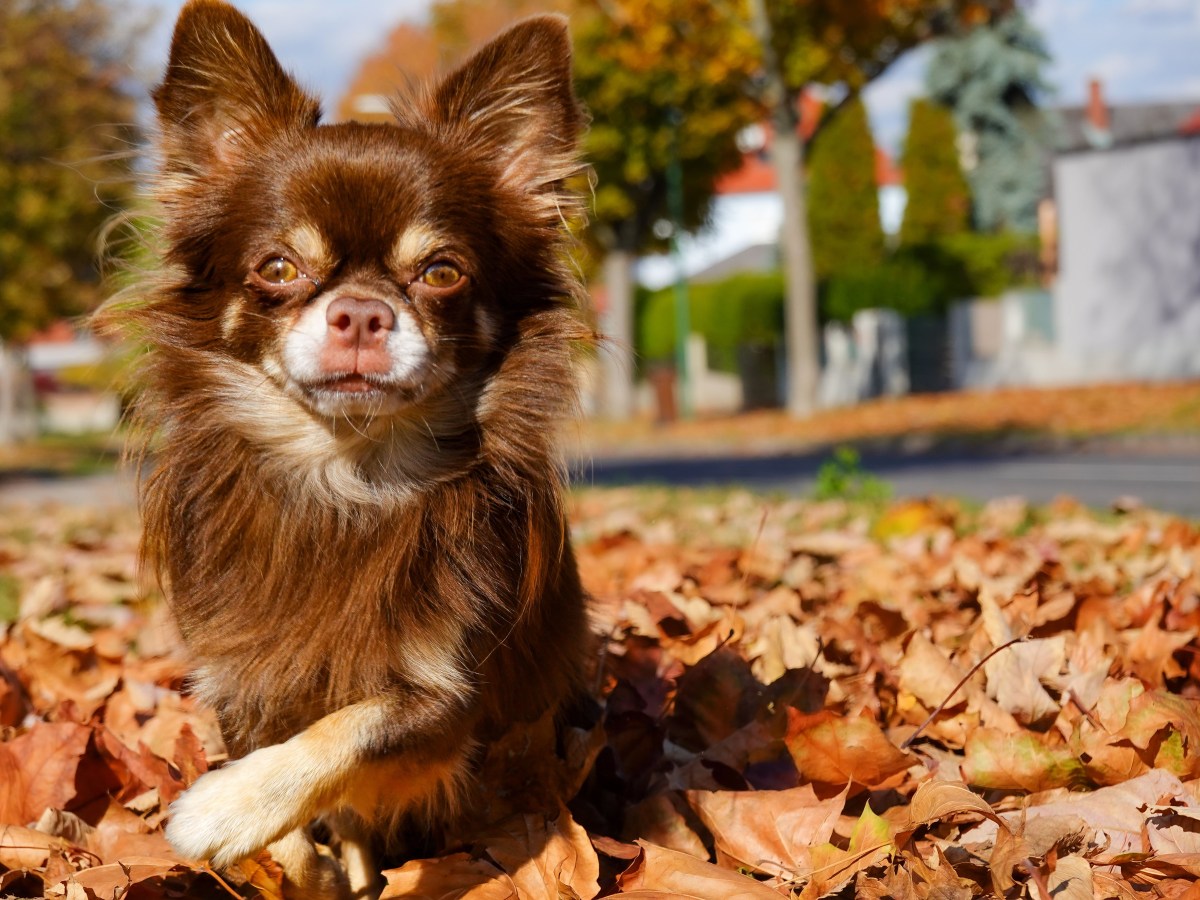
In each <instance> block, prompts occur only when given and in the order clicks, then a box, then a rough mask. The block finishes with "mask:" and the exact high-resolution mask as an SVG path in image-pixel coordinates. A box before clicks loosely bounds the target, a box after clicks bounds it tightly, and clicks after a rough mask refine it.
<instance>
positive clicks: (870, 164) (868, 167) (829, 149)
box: [808, 97, 884, 279]
mask: <svg viewBox="0 0 1200 900" xmlns="http://www.w3.org/2000/svg"><path fill="white" fill-rule="evenodd" d="M808 179H809V182H808V221H809V228H810V230H811V232H812V246H813V268H814V269H815V271H816V274H817V277H818V278H819V279H829V278H833V277H836V276H838V275H842V274H854V273H857V272H861V271H864V270H866V269H871V268H873V267H875V266H877V265H879V264H880V263H881V262H882V261H883V256H884V243H883V226H882V225H881V224H880V221H879V187H878V185H877V184H876V181H875V141H874V140H873V138H872V137H871V128H870V125H869V124H868V122H867V110H866V107H865V106H864V105H863V102H862V100H861V99H859V98H858V97H855V98H854V99H853V100H851V101H850V102H849V103H848V104H847V105H846V106H845V107H844V108H843V109H841V110H839V111H838V113H837V116H836V117H835V118H834V119H833V120H832V121H831V122H830V123H829V125H828V127H826V128H825V129H824V130H823V131H822V132H821V133H820V135H819V136H818V138H817V139H816V141H815V142H814V144H813V148H812V153H811V155H810V156H809V170H808Z"/></svg>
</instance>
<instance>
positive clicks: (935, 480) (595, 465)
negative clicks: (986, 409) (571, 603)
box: [576, 452, 1200, 517]
mask: <svg viewBox="0 0 1200 900" xmlns="http://www.w3.org/2000/svg"><path fill="white" fill-rule="evenodd" d="M827 458H828V455H827V454H815V453H814V454H802V455H786V454H781V455H775V456H767V457H722V458H690V459H650V458H645V459H619V460H615V459H609V460H604V459H596V460H592V461H590V462H588V463H584V464H581V465H580V466H578V467H577V470H576V480H577V482H579V483H584V484H594V485H619V484H664V485H672V486H677V487H683V486H689V487H701V486H722V485H743V486H745V487H748V488H752V489H756V490H763V491H772V492H781V493H788V494H807V493H809V492H810V491H811V490H812V487H813V484H814V481H815V479H816V474H817V470H818V469H819V468H820V466H821V464H822V463H823V462H824V461H825V460H826V459H827ZM861 467H862V470H863V471H865V472H868V473H870V474H872V475H874V476H876V477H878V478H881V479H883V480H884V481H886V482H888V484H890V485H891V486H892V490H893V492H894V495H895V496H897V497H921V496H928V495H930V494H945V495H952V496H960V497H967V498H971V499H975V500H980V501H986V500H989V499H992V498H995V497H1008V496H1013V495H1020V496H1023V497H1026V498H1028V499H1029V500H1031V501H1032V502H1035V503H1044V502H1047V501H1049V500H1052V499H1054V498H1055V497H1057V496H1059V495H1062V494H1069V495H1071V496H1073V497H1075V498H1076V499H1078V500H1080V501H1082V502H1083V503H1085V504H1087V505H1089V506H1095V507H1105V506H1109V505H1111V504H1112V503H1113V501H1114V500H1117V499H1118V498H1127V497H1136V498H1137V499H1139V500H1141V501H1142V502H1143V503H1145V504H1146V505H1147V506H1153V507H1157V508H1160V509H1165V510H1169V511H1172V512H1176V513H1180V514H1182V515H1186V516H1195V517H1200V454H1197V455H1189V454H1182V453H1172V454H1159V453H1142V452H1139V453H1130V452H1124V453H1112V452H1102V453H1079V452H1071V453H1049V452H1039V453H1016V454H1003V455H989V454H986V453H971V454H954V453H931V454H912V455H903V454H880V455H864V456H863V458H862V463H861Z"/></svg>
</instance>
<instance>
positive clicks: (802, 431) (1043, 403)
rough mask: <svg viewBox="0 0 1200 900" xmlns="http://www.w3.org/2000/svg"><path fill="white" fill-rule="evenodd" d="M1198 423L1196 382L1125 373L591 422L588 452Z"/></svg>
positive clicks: (1070, 432) (584, 436) (1187, 430)
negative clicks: (814, 405) (824, 405)
mask: <svg viewBox="0 0 1200 900" xmlns="http://www.w3.org/2000/svg"><path fill="white" fill-rule="evenodd" d="M1198 432H1200V382H1198V381H1194V380H1193V381H1180V382H1154V383H1149V382H1147V383H1138V382H1123V383H1118V384H1091V385H1081V386H1076V387H1064V388H1000V389H995V390H986V391H949V392H945V393H936V394H911V395H909V396H906V397H887V398H882V399H877V400H868V401H866V402H864V403H860V404H857V405H855V406H850V407H841V408H836V409H827V410H821V411H819V412H817V413H815V414H814V415H812V416H810V417H808V418H804V419H797V418H795V417H793V416H789V415H788V414H787V413H786V412H784V411H783V410H759V411H755V412H750V413H739V414H737V415H733V416H721V415H714V416H705V417H697V418H695V419H692V420H690V421H686V422H685V421H679V422H671V423H667V424H661V423H657V422H654V421H652V420H651V419H650V418H644V419H635V420H631V421H624V422H608V421H604V420H600V419H590V420H588V421H586V422H585V423H584V424H583V425H582V427H581V429H580V433H579V436H578V437H579V443H580V447H581V449H582V454H581V455H582V458H583V459H589V458H591V457H592V456H596V457H605V456H612V455H617V456H620V455H625V454H630V453H633V454H649V455H664V454H668V455H669V454H685V455H690V454H696V453H711V452H721V451H722V450H723V451H724V452H728V451H729V450H730V449H734V448H741V449H743V450H746V449H762V448H768V447H775V448H779V447H788V448H795V447H797V446H803V445H836V444H840V443H845V442H847V441H870V440H875V439H896V440H902V441H904V442H906V443H912V442H914V441H915V442H917V443H920V442H921V441H922V439H927V438H930V437H943V438H970V437H972V436H975V437H1003V436H1005V435H1009V434H1012V435H1018V436H1025V437H1029V436H1031V435H1042V436H1057V437H1061V438H1073V437H1100V436H1106V435H1113V436H1127V435H1130V434H1144V435H1149V436H1155V435H1157V436H1160V437H1161V436H1164V435H1192V436H1195V435H1196V434H1197V433H1198Z"/></svg>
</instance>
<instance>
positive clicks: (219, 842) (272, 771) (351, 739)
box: [167, 694, 469, 866]
mask: <svg viewBox="0 0 1200 900" xmlns="http://www.w3.org/2000/svg"><path fill="white" fill-rule="evenodd" d="M402 704H403V705H402ZM431 725H432V726H434V727H435V728H436V731H434V734H435V735H440V736H441V740H442V741H443V742H444V743H445V744H446V746H444V747H443V746H435V745H434V741H436V740H437V738H433V739H432V740H431V738H430V726H431ZM438 726H440V727H438ZM468 728H469V724H467V723H465V722H464V717H463V705H462V703H461V701H460V702H454V701H453V700H449V699H447V700H445V701H438V700H435V699H433V698H431V697H430V696H429V695H428V694H426V695H424V696H423V697H421V698H420V699H418V698H417V697H414V696H412V695H410V696H409V697H408V698H406V699H405V700H404V701H397V700H394V699H374V700H365V701H363V702H361V703H355V704H352V705H350V706H347V707H345V708H344V709H340V710H338V711H337V712H334V713H330V714H329V715H327V716H325V717H324V718H322V719H319V720H318V721H317V722H315V723H313V724H312V725H311V726H309V727H308V728H306V729H305V730H304V731H302V732H300V733H299V734H298V735H296V736H295V737H293V738H291V739H290V740H287V741H284V742H283V743H282V744H275V745H273V746H271V747H263V748H262V749H260V750H255V751H254V752H253V753H251V754H250V755H248V756H246V757H244V758H242V759H239V760H237V761H236V762H233V763H230V764H229V765H227V766H224V767H223V768H220V769H217V770H216V771H213V772H209V773H208V774H206V775H204V776H202V777H201V778H199V779H198V780H197V781H196V783H195V784H194V785H192V786H191V787H190V788H189V789H188V790H187V791H185V792H184V794H183V796H181V797H180V798H179V799H178V800H176V801H175V802H174V803H172V804H171V820H170V822H169V823H168V825H167V840H168V841H169V842H170V843H171V846H173V847H174V848H175V849H176V851H178V852H179V853H180V854H181V855H183V856H185V857H188V858H190V859H197V860H200V859H207V860H210V861H211V862H212V863H213V865H215V866H225V865H229V864H230V863H234V862H237V861H238V860H239V859H244V858H246V857H247V856H251V855H253V854H254V853H256V852H258V851H259V850H261V849H262V848H263V847H266V846H267V845H268V844H270V843H271V842H272V841H277V840H279V839H280V838H281V837H283V836H284V835H285V834H287V833H288V832H290V831H294V830H295V829H297V828H303V827H304V826H305V825H307V824H308V823H309V822H310V821H311V820H312V819H314V818H316V817H317V815H319V814H321V813H323V812H333V811H334V810H336V809H338V808H339V807H341V806H342V805H344V803H343V798H344V796H345V795H346V793H347V791H349V790H350V789H351V788H352V787H353V783H354V777H355V775H356V773H359V772H360V771H361V770H362V769H363V768H364V767H367V768H369V765H368V764H369V763H371V762H373V761H377V760H380V759H383V758H386V757H389V756H390V755H391V754H395V753H400V754H402V755H403V757H404V758H405V759H406V761H408V763H409V764H410V765H412V766H414V767H420V766H422V765H432V766H436V765H437V764H438V762H439V761H440V760H444V759H445V758H447V756H453V755H454V750H453V749H452V747H453V746H454V744H456V743H461V737H458V738H457V739H456V738H454V737H453V736H454V735H460V736H461V735H462V734H463V733H465V732H466V731H467V730H468ZM414 734H419V735H422V736H423V737H422V743H421V744H420V745H414V744H413V735H414ZM423 759H425V760H427V762H425V763H422V760H423Z"/></svg>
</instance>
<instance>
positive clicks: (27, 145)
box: [0, 0, 1200, 516]
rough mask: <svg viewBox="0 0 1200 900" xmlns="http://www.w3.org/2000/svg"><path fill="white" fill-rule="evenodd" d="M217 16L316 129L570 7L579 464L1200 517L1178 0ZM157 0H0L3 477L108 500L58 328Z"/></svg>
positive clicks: (143, 142)
mask: <svg viewBox="0 0 1200 900" xmlns="http://www.w3.org/2000/svg"><path fill="white" fill-rule="evenodd" d="M237 5H238V6H239V8H241V9H242V10H243V11H244V12H246V13H247V14H248V15H249V16H250V17H251V18H252V19H253V20H254V21H255V22H256V24H258V25H259V27H260V28H261V29H262V30H263V31H264V33H265V34H266V36H267V38H268V40H269V41H270V42H271V43H272V45H273V47H274V49H275V50H276V52H277V53H278V55H279V56H280V58H281V60H282V61H283V63H284V65H285V66H286V67H287V68H288V69H290V70H292V71H293V72H295V73H297V74H298V76H299V77H300V79H301V81H302V82H303V83H304V84H305V85H306V86H307V87H309V88H310V89H312V90H313V91H315V92H316V93H317V94H319V95H320V96H321V97H322V98H323V101H324V108H325V110H326V118H327V120H333V119H350V118H353V119H362V120H382V119H386V118H387V98H388V97H389V96H390V95H392V94H394V93H395V92H396V91H397V90H403V89H404V87H405V85H406V84H408V83H410V82H411V80H413V79H420V78H424V77H428V76H430V75H432V74H435V73H437V72H440V71H445V70H446V69H447V68H448V67H450V66H452V65H453V64H454V63H456V62H457V61H459V60H461V59H462V58H464V57H465V56H466V55H467V54H468V53H469V52H470V51H471V50H472V49H473V48H474V47H476V46H478V45H479V44H480V43H482V42H483V41H485V40H486V39H488V38H489V37H491V36H492V35H494V34H495V33H496V32H497V31H499V30H500V29H502V28H503V27H504V26H505V25H507V24H509V23H511V22H513V21H515V20H517V19H519V18H521V17H523V16H525V15H528V14H530V13H533V12H538V11H545V10H553V11H557V12H561V13H565V14H566V15H568V16H569V17H570V18H571V22H572V31H573V35H574V40H575V53H576V57H575V74H576V83H577V89H578V92H579V95H580V98H581V100H582V101H583V103H584V105H585V106H586V107H587V110H588V112H589V115H590V117H591V123H592V124H591V130H590V132H589V134H588V137H587V139H586V144H585V152H586V155H587V158H588V160H589V162H590V163H591V166H592V168H593V170H594V175H595V184H594V189H593V190H592V193H591V196H592V204H591V210H590V215H589V222H588V224H587V226H586V228H583V229H581V238H582V240H581V241H580V248H579V251H578V254H579V264H580V267H581V270H582V271H583V272H584V273H585V274H586V276H587V278H588V282H589V286H590V294H591V298H592V310H591V314H592V315H594V316H595V318H596V323H597V326H598V328H599V329H600V330H601V331H602V332H603V333H604V334H606V335H607V336H609V338H610V341H609V344H608V348H607V350H606V351H605V352H603V353H601V354H599V355H597V356H596V358H595V359H593V360H590V361H589V364H588V371H587V385H588V387H587V391H586V396H585V414H586V415H585V421H584V422H583V423H582V424H581V425H580V426H579V428H578V429H577V432H576V433H574V434H573V435H572V454H573V456H574V458H575V459H576V460H577V464H576V466H575V471H576V474H577V476H578V478H579V479H580V480H581V481H585V482H591V483H597V484H612V483H631V482H666V483H669V484H690V485H695V484H724V483H738V484H744V485H749V486H752V487H760V488H766V489H774V490H784V491H796V492H813V491H817V492H819V491H822V490H843V491H845V490H854V489H860V488H861V489H871V488H872V485H874V484H875V481H873V480H872V479H878V482H879V483H880V484H886V485H887V486H888V490H890V491H894V492H895V493H897V494H901V495H921V494H926V493H931V492H939V493H956V494H961V495H963V496H968V497H977V498H979V499H987V498H990V497H996V496H1006V495H1009V494H1023V495H1025V496H1027V497H1029V498H1030V499H1032V500H1048V499H1050V498H1052V497H1054V496H1056V495H1057V494H1060V493H1070V494H1074V495H1076V496H1079V497H1081V498H1082V499H1084V500H1085V501H1086V502H1088V503H1092V504H1095V505H1108V504H1111V503H1113V502H1116V503H1117V504H1118V505H1122V506H1130V505H1135V504H1136V503H1138V502H1147V503H1152V504H1154V505H1158V506H1163V507H1165V508H1168V509H1173V510H1176V511H1179V512H1183V513H1186V514H1190V515H1194V516H1197V515H1200V480H1198V479H1197V478H1196V466H1195V463H1196V460H1197V457H1198V456H1200V351H1198V350H1197V348H1198V347H1200V54H1198V53H1196V52H1195V48H1196V47H1197V46H1200V3H1197V2H1196V0H1037V2H1029V3H1016V2H1002V0H795V2H784V0H487V2H485V0H432V2H430V0H385V2H371V3H367V2H356V0H355V2H342V3H339V4H330V3H317V2H312V0H290V2H283V0H243V2H240V3H238V4H237ZM179 6H180V3H178V2H174V0H163V2H153V0H0V469H2V470H3V472H4V473H5V474H3V475H0V495H3V494H4V493H5V492H8V494H9V495H12V496H20V495H21V492H27V493H30V495H34V494H36V493H37V492H38V491H43V492H44V491H54V490H59V491H63V492H69V491H74V492H77V493H79V495H80V496H81V497H85V498H89V499H90V498H94V496H96V492H97V491H106V490H107V491H112V492H113V495H114V496H123V493H122V492H123V491H125V490H126V488H125V487H123V486H122V484H121V483H120V482H118V481H116V480H114V477H113V476H112V475H111V474H108V470H109V469H110V467H111V464H112V457H113V454H114V452H115V451H114V448H115V447H116V446H117V444H118V443H119V433H118V432H119V429H118V422H119V418H120V413H121V409H122V407H123V404H124V403H126V402H127V401H128V397H129V392H130V391H133V390H136V386H135V385H131V384H128V383H126V382H123V381H122V380H121V378H120V375H119V372H120V363H119V360H118V361H112V354H111V353H109V352H108V349H107V348H105V347H103V346H101V345H100V344H99V343H98V342H97V341H96V340H95V339H93V338H92V337H91V336H90V335H89V334H88V332H87V330H86V326H85V325H84V324H83V319H82V318H81V317H82V316H84V315H85V314H86V313H87V311H88V310H89V309H91V308H93V307H94V306H95V304H96V303H97V302H98V301H99V300H100V299H102V298H103V296H104V295H105V293H106V291H109V290H111V289H112V282H111V280H110V281H109V282H107V283H106V282H105V278H104V276H105V273H104V272H103V271H102V268H103V267H102V266H101V265H100V264H99V263H98V260H99V258H100V254H99V253H98V248H99V246H100V245H101V244H102V243H103V242H104V240H103V238H104V232H105V227H106V223H108V222H110V221H112V220H113V218H114V216H115V215H117V214H119V213H121V212H123V211H126V212H132V214H133V215H134V216H145V215H149V213H148V212H146V211H145V210H143V209H142V207H141V206H140V205H139V204H140V203H141V202H142V201H141V200H140V196H141V190H140V188H141V186H142V183H143V181H144V179H145V178H146V177H147V168H146V165H147V164H146V163H145V162H144V161H143V160H144V154H143V153H142V151H144V150H145V149H146V148H147V147H148V146H149V143H150V142H151V141H152V140H153V122H152V117H151V114H150V109H149V103H148V92H149V90H150V89H151V87H152V86H153V85H154V83H155V82H156V80H157V79H158V77H159V76H160V74H161V70H162V67H163V65H164V63H165V60H166V53H167V47H168V43H169V39H170V31H171V27H172V25H173V23H174V18H175V15H176V14H177V12H178V9H179ZM581 187H582V188H583V189H584V190H587V187H588V186H587V185H581ZM110 252H115V253H116V254H117V255H118V256H120V255H121V254H127V255H128V254H133V255H136V253H137V252H138V251H137V250H136V249H129V248H126V247H125V246H124V245H123V244H122V243H121V242H119V241H118V242H115V243H110ZM135 263H136V260H135ZM114 435H116V437H114ZM93 470H100V474H99V475H96V474H94V471H93ZM84 475H88V476H91V477H88V478H81V477H79V476H84ZM64 476H71V477H64ZM47 485H50V486H47ZM855 485H857V486H858V488H855V487H854V486H855ZM864 485H865V486H866V488H863V486H864Z"/></svg>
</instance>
